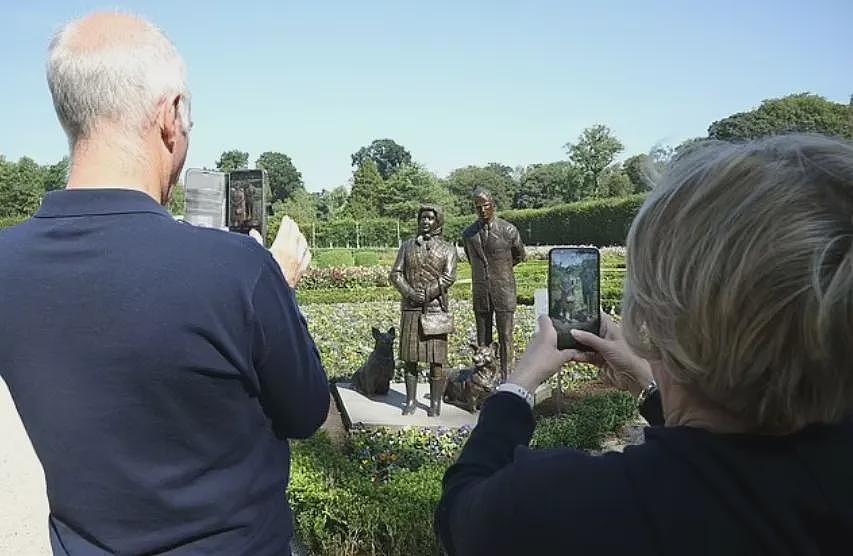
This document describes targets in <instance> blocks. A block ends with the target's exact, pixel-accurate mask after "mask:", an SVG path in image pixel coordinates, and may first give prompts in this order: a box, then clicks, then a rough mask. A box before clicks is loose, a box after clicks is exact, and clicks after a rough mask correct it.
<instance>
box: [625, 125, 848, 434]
mask: <svg viewBox="0 0 853 556" xmlns="http://www.w3.org/2000/svg"><path fill="white" fill-rule="evenodd" d="M627 253H628V260H627V267H628V277H627V282H626V289H625V301H624V307H623V317H624V321H625V334H626V337H627V339H628V341H629V343H630V344H631V345H632V347H633V348H634V349H635V350H637V351H639V352H641V353H644V354H645V355H646V356H647V357H649V358H654V359H659V360H661V362H662V363H663V366H664V368H665V369H666V371H667V372H668V373H670V374H671V375H672V377H673V379H674V380H676V381H678V382H679V383H682V384H685V385H687V386H688V387H689V388H691V389H692V390H694V391H696V392H697V393H699V394H701V395H702V396H704V397H706V398H708V399H710V400H711V401H713V402H715V403H717V404H719V405H721V406H722V407H724V408H726V409H728V410H730V411H731V412H734V413H736V414H738V415H740V416H741V417H743V418H745V419H748V420H749V421H750V422H752V423H754V424H755V426H756V428H757V429H759V430H777V431H779V430H781V431H790V430H796V429H798V428H801V427H802V426H804V425H806V424H809V423H829V422H836V421H838V420H840V419H841V418H843V417H844V416H845V415H848V414H849V413H850V412H851V410H853V368H851V365H853V145H851V143H849V142H845V141H843V140H837V139H831V138H828V137H823V136H817V135H785V136H777V137H771V138H766V139H761V140H757V141H752V142H748V143H743V144H732V143H724V142H716V141H714V142H705V143H701V144H698V145H696V146H694V147H692V148H690V149H689V150H688V152H686V153H683V154H682V155H681V156H678V157H676V159H675V160H674V162H673V163H672V164H671V165H670V167H669V168H668V169H667V170H666V171H665V173H664V175H663V176H662V177H660V178H659V179H658V180H656V185H655V188H654V189H653V191H652V192H651V193H650V194H649V197H648V199H647V200H646V202H645V203H644V205H643V207H642V208H641V209H640V212H639V214H638V215H637V218H636V219H635V220H634V223H633V225H632V226H631V230H630V232H629V234H628V241H627Z"/></svg>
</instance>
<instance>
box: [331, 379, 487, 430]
mask: <svg viewBox="0 0 853 556" xmlns="http://www.w3.org/2000/svg"><path fill="white" fill-rule="evenodd" d="M332 394H333V395H334V398H335V401H336V402H337V404H338V408H339V409H340V411H341V419H342V420H343V422H344V426H345V427H346V428H347V429H350V428H352V427H353V425H361V426H364V427H367V428H385V429H401V428H403V427H423V428H437V427H445V428H460V427H463V426H469V427H473V426H474V425H476V424H477V417H478V414H477V413H474V414H471V413H468V412H467V411H465V410H464V409H461V408H459V407H456V406H455V405H451V404H449V403H446V402H442V403H441V415H440V416H438V417H429V416H427V410H428V409H429V384H427V383H421V384H418V397H417V402H418V407H417V409H416V410H415V412H414V413H413V414H412V415H403V413H402V412H403V405H404V404H405V402H406V385H405V384H403V383H402V382H392V383H391V389H390V390H389V391H388V394H386V395H384V396H373V397H372V398H368V397H367V396H365V395H364V394H362V393H361V392H358V391H357V390H355V388H353V387H352V385H351V384H349V383H347V382H338V383H336V384H334V385H333V386H332Z"/></svg>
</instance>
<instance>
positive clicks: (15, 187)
mask: <svg viewBox="0 0 853 556" xmlns="http://www.w3.org/2000/svg"><path fill="white" fill-rule="evenodd" d="M44 179H45V171H44V169H43V168H42V167H41V166H39V165H38V164H36V162H35V161H34V160H33V159H31V158H28V157H23V158H21V159H20V160H18V162H8V161H7V160H6V159H5V157H3V156H2V155H0V217H28V216H31V215H32V214H33V213H34V212H35V211H36V210H37V209H38V207H39V205H40V204H41V198H42V196H44V192H45V191H44Z"/></svg>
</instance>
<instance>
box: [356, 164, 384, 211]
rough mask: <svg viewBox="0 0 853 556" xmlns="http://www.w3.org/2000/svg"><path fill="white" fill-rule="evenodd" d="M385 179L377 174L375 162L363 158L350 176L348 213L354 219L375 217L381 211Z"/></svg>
mask: <svg viewBox="0 0 853 556" xmlns="http://www.w3.org/2000/svg"><path fill="white" fill-rule="evenodd" d="M384 191H385V181H384V180H383V179H382V176H380V175H379V170H377V168H376V163H375V162H373V160H371V159H369V158H368V159H366V160H364V161H363V162H362V163H361V165H360V166H359V167H358V168H356V170H355V172H353V176H352V189H351V190H350V200H349V213H350V214H351V215H352V217H353V218H355V219H357V220H358V219H363V218H375V217H377V216H379V215H380V213H381V204H382V195H383V194H384Z"/></svg>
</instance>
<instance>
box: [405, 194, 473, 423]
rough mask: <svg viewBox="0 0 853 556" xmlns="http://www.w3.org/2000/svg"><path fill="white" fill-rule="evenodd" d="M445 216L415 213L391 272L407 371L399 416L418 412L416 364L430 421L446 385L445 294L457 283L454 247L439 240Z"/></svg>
mask: <svg viewBox="0 0 853 556" xmlns="http://www.w3.org/2000/svg"><path fill="white" fill-rule="evenodd" d="M443 226H444V215H443V213H442V211H441V209H440V208H439V207H437V206H434V205H423V206H421V208H420V210H418V235H417V236H416V237H415V238H413V239H409V240H406V241H405V242H403V245H401V246H400V250H399V251H398V252H397V260H396V261H395V262H394V267H393V268H392V269H391V277H390V278H391V283H392V284H394V286H395V287H396V288H397V290H398V291H399V292H400V294H401V295H402V296H403V299H402V301H401V303H400V308H401V313H402V315H401V318H400V359H402V360H403V362H404V363H405V369H406V405H405V407H404V408H403V415H411V414H412V413H414V412H415V408H416V407H417V388H418V363H419V362H421V363H429V366H430V382H429V398H430V404H429V405H430V408H429V412H428V414H429V416H430V417H435V416H438V415H439V414H440V413H441V398H442V396H443V394H444V386H445V383H446V381H447V378H446V375H445V371H444V367H445V366H446V365H447V335H448V332H449V331H450V330H451V329H452V316H451V315H450V307H449V305H448V295H447V292H448V290H449V289H450V286H451V285H452V284H453V282H455V281H456V262H457V256H456V247H455V246H454V245H453V244H451V243H448V242H447V241H445V240H444V239H443V238H442V237H441V234H442V228H443Z"/></svg>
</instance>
